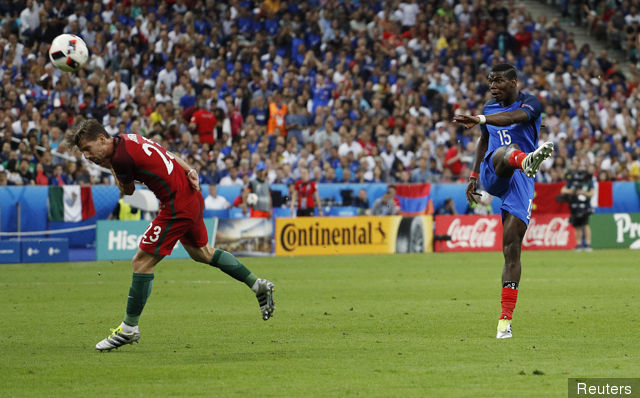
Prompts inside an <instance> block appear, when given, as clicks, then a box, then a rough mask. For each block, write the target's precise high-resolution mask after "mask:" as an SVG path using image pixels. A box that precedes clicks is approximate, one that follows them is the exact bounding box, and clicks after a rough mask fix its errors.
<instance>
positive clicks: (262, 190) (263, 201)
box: [249, 162, 273, 218]
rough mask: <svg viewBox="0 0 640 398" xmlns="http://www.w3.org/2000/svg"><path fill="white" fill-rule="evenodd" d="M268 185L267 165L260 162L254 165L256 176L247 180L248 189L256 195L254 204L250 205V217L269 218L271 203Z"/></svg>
mask: <svg viewBox="0 0 640 398" xmlns="http://www.w3.org/2000/svg"><path fill="white" fill-rule="evenodd" d="M270 185H271V184H270V183H269V180H268V179H267V165H266V164H265V163H264V162H260V163H258V164H257V165H256V178H255V179H254V180H251V182H249V190H250V191H251V193H253V194H255V195H256V196H257V200H256V202H255V204H252V205H251V217H257V218H271V213H272V208H273V205H272V203H271V189H270V188H269V187H270Z"/></svg>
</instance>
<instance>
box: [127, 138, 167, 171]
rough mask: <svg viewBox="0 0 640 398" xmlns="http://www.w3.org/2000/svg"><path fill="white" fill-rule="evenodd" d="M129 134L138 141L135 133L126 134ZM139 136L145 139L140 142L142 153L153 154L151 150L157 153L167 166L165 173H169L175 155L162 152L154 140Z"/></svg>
mask: <svg viewBox="0 0 640 398" xmlns="http://www.w3.org/2000/svg"><path fill="white" fill-rule="evenodd" d="M127 135H128V136H129V138H131V139H132V140H133V141H136V142H138V136H137V135H135V134H127ZM141 138H142V139H143V140H144V141H145V142H143V143H142V150H143V151H144V153H146V154H147V156H151V155H153V152H155V153H157V154H158V155H159V156H160V158H161V159H162V162H163V163H164V165H165V166H166V168H167V175H171V172H172V171H173V162H172V160H173V159H175V157H174V156H173V155H171V154H169V153H163V152H162V150H161V149H160V148H159V147H158V144H157V143H156V142H155V141H151V140H150V139H148V138H146V137H142V136H141Z"/></svg>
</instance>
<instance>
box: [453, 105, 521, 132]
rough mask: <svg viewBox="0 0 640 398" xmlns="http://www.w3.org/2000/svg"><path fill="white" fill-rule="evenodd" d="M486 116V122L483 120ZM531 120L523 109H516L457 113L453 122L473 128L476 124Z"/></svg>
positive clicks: (501, 124)
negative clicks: (485, 112)
mask: <svg viewBox="0 0 640 398" xmlns="http://www.w3.org/2000/svg"><path fill="white" fill-rule="evenodd" d="M482 118H484V122H483V121H482ZM528 121H529V115H528V114H527V112H525V111H523V110H522V109H516V110H515V111H509V112H499V113H494V114H492V115H480V116H473V115H456V116H454V117H453V122H454V123H458V124H461V125H463V126H464V127H465V128H468V129H469V128H471V127H473V126H475V125H476V124H490V125H492V126H510V125H512V124H516V123H523V122H528Z"/></svg>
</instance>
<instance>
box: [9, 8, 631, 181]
mask: <svg viewBox="0 0 640 398" xmlns="http://www.w3.org/2000/svg"><path fill="white" fill-rule="evenodd" d="M595 3H598V2H595ZM625 3H627V4H630V3H632V4H633V5H634V6H635V7H636V8H635V9H634V8H633V6H630V7H629V8H628V9H629V14H628V15H632V16H633V18H632V21H631V25H630V26H631V27H632V28H633V27H635V28H637V27H638V21H640V18H635V16H636V15H638V14H637V12H638V10H640V8H637V5H638V4H637V3H638V1H631V2H629V1H627V2H625ZM634 10H635V11H634ZM0 18H1V19H0V49H2V53H1V61H0V79H1V81H2V84H1V85H0V98H1V103H0V135H1V137H0V140H1V142H2V144H1V150H0V163H1V170H2V171H1V172H0V185H4V184H16V185H20V184H41V185H47V184H54V185H62V184H72V183H75V184H89V183H109V174H108V173H105V172H104V170H99V169H96V168H91V167H89V166H88V164H87V162H84V161H82V159H81V155H78V154H70V153H69V151H68V149H67V148H66V145H65V143H64V137H65V134H68V133H69V131H70V130H71V129H73V127H74V125H75V124H76V123H77V122H78V121H79V120H82V119H84V118H89V117H92V118H98V119H99V120H102V121H103V123H104V125H105V126H106V129H107V131H108V132H109V133H110V134H118V133H140V134H143V135H145V136H147V137H149V138H151V139H154V140H157V141H159V142H161V143H162V144H163V145H164V146H165V147H166V148H168V149H170V150H171V151H174V152H176V153H179V154H180V155H181V156H183V158H184V159H185V160H186V161H187V162H188V163H190V164H191V165H193V166H194V167H195V168H196V169H197V170H198V172H199V175H200V180H201V183H210V184H222V185H224V184H247V183H248V181H249V180H251V179H252V178H253V177H254V175H255V167H256V166H257V165H258V164H259V163H260V162H264V163H265V164H266V167H267V170H268V178H269V180H270V181H271V182H272V183H289V182H291V181H293V180H296V179H298V178H299V176H300V170H301V169H303V168H304V169H308V171H309V174H310V176H311V179H312V180H314V181H316V182H319V183H332V182H389V183H405V182H456V181H465V180H466V178H467V177H468V175H469V167H470V165H471V162H472V160H473V156H474V153H475V147H474V145H475V144H474V141H475V139H476V138H477V137H478V134H480V131H479V129H478V128H474V129H472V130H463V129H461V128H459V127H457V126H454V125H453V124H452V123H450V120H451V119H452V117H453V115H454V114H458V113H466V114H479V113H481V112H482V106H483V104H484V103H485V102H486V101H487V100H488V99H489V98H490V95H489V92H488V86H487V84H486V75H487V71H488V69H489V68H490V67H491V65H494V64H496V63H501V62H508V63H511V64H513V65H515V66H516V68H517V69H518V70H519V71H520V74H519V80H520V83H521V85H522V89H523V90H525V91H527V92H529V93H532V94H534V95H536V96H537V97H538V98H539V99H540V100H541V102H542V104H543V109H544V113H543V124H544V125H545V126H546V128H545V129H544V130H543V131H542V132H541V137H540V138H541V139H542V140H551V141H553V142H554V143H555V144H556V147H557V150H556V152H555V155H554V157H553V158H551V159H549V160H547V161H546V162H545V164H544V166H543V168H542V170H543V172H542V173H540V174H539V175H538V177H537V178H538V180H539V181H541V182H555V181H560V180H561V179H562V177H563V175H564V174H565V172H566V169H567V167H568V166H569V164H570V163H571V159H572V158H576V159H578V161H579V162H584V163H586V164H587V165H588V166H589V167H590V170H591V172H592V173H593V174H594V175H595V176H597V178H599V179H603V180H605V179H606V180H609V179H611V180H639V179H640V160H639V156H640V146H639V145H638V140H639V138H640V136H639V134H638V132H639V131H640V130H639V128H640V126H638V123H637V120H638V116H639V115H638V111H639V110H640V87H638V81H639V77H638V75H637V74H636V72H635V71H636V69H635V65H633V64H632V65H631V73H630V76H628V77H625V76H624V75H623V74H622V73H621V71H620V65H619V64H618V63H617V62H616V61H615V60H612V59H610V58H609V57H608V55H607V53H606V52H603V53H601V54H594V53H593V51H591V49H590V48H589V45H584V46H582V47H580V48H578V46H577V45H576V43H575V41H574V38H573V37H572V35H571V34H568V33H567V32H566V31H564V30H563V29H562V28H561V25H560V23H559V20H558V18H550V19H547V18H545V17H541V18H539V19H538V20H533V19H532V17H531V15H530V13H529V12H528V11H527V10H526V8H525V7H524V6H522V5H521V4H517V3H515V2H514V1H506V2H503V1H500V0H495V1H490V2H489V1H486V0H444V1H443V0H441V1H416V0H408V1H370V2H365V1H359V0H351V1H349V0H343V1H338V0H311V1H306V2H286V3H285V2H283V1H279V0H266V1H260V2H257V1H243V0H230V1H224V2H222V1H213V0H198V1H192V0H174V1H169V0H166V1H147V0H129V1H127V0H125V1H108V0H104V1H84V2H82V1H81V2H72V1H62V0H45V1H44V2H36V1H33V0H27V1H26V2H25V1H13V2H1V3H0ZM60 33H74V34H77V35H79V36H81V37H82V38H83V39H84V40H85V42H86V43H87V45H88V46H89V49H90V53H91V56H90V60H89V62H88V64H87V65H86V66H85V67H84V68H83V69H82V70H80V71H79V72H78V73H76V74H70V73H64V72H60V71H58V70H56V69H54V68H53V66H52V65H51V64H50V63H49V62H48V47H49V43H50V42H51V41H52V39H53V38H54V37H55V36H56V35H58V34H60ZM637 36H638V35H637V34H636V41H637ZM631 41H633V40H631Z"/></svg>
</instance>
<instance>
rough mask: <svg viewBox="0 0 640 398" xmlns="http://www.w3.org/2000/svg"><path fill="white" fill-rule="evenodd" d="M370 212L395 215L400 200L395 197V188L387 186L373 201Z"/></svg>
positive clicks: (398, 208)
mask: <svg viewBox="0 0 640 398" xmlns="http://www.w3.org/2000/svg"><path fill="white" fill-rule="evenodd" d="M371 214H373V215H374V216H395V215H397V214H400V202H399V201H398V198H396V189H395V187H393V186H389V188H387V191H386V192H385V193H384V194H383V195H382V196H381V197H379V198H378V199H376V200H375V201H374V202H373V206H372V207H371Z"/></svg>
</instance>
